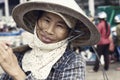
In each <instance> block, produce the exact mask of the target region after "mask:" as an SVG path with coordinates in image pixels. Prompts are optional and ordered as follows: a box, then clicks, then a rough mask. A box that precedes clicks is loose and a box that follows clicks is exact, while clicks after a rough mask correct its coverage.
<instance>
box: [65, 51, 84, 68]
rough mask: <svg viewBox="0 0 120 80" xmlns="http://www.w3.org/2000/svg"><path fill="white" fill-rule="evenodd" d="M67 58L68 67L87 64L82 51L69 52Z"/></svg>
mask: <svg viewBox="0 0 120 80" xmlns="http://www.w3.org/2000/svg"><path fill="white" fill-rule="evenodd" d="M66 59H67V60H66V69H71V68H76V67H84V66H85V65H86V63H85V60H84V59H83V58H82V56H81V54H80V53H76V52H73V51H72V52H69V53H68V55H67V58H66Z"/></svg>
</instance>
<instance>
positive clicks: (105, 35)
mask: <svg viewBox="0 0 120 80" xmlns="http://www.w3.org/2000/svg"><path fill="white" fill-rule="evenodd" d="M106 18H107V14H106V13H105V12H100V13H98V19H99V23H98V25H97V28H98V30H99V32H100V35H101V37H100V41H99V42H98V43H97V54H98V56H99V59H100V58H101V55H103V56H104V62H105V63H104V70H106V71H107V70H108V69H109V44H110V39H109V37H110V25H109V24H108V23H107V21H106ZM99 59H98V58H96V61H95V64H94V67H93V71H95V72H97V71H98V69H99V63H100V60H99Z"/></svg>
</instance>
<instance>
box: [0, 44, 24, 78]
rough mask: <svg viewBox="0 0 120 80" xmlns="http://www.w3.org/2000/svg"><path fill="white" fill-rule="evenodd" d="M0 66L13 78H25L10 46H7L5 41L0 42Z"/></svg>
mask: <svg viewBox="0 0 120 80" xmlns="http://www.w3.org/2000/svg"><path fill="white" fill-rule="evenodd" d="M0 66H1V67H2V68H3V70H4V71H5V72H7V73H8V74H9V75H11V76H12V77H13V78H14V79H15V80H24V79H25V76H26V75H25V73H24V72H23V71H22V69H21V68H20V66H19V64H18V61H17V58H16V56H15V54H14V53H13V51H12V48H10V47H9V46H7V45H6V43H5V42H0Z"/></svg>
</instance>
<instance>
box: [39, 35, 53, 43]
mask: <svg viewBox="0 0 120 80" xmlns="http://www.w3.org/2000/svg"><path fill="white" fill-rule="evenodd" d="M41 39H42V41H43V42H44V43H52V41H53V40H52V39H50V38H48V37H46V36H44V35H42V36H41Z"/></svg>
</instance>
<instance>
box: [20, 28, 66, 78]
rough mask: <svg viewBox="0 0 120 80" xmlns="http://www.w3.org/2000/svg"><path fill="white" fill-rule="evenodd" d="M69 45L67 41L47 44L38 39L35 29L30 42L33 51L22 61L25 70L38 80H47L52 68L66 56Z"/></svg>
mask: <svg viewBox="0 0 120 80" xmlns="http://www.w3.org/2000/svg"><path fill="white" fill-rule="evenodd" d="M67 44H68V42H67V39H65V40H62V41H60V42H57V43H52V44H45V43H43V42H42V41H40V40H39V39H38V37H37V35H36V28H35V30H34V35H33V39H32V40H31V41H30V42H29V46H30V47H31V48H32V50H31V52H27V53H26V54H25V55H24V57H23V60H22V64H23V69H24V70H25V71H31V72H32V75H33V76H34V77H35V78H36V79H40V80H41V79H42V80H43V79H46V78H47V77H48V75H49V73H50V71H51V68H52V66H53V65H54V64H55V63H56V62H57V61H58V59H60V57H61V56H62V55H63V54H64V52H65V49H66V47H67Z"/></svg>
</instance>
